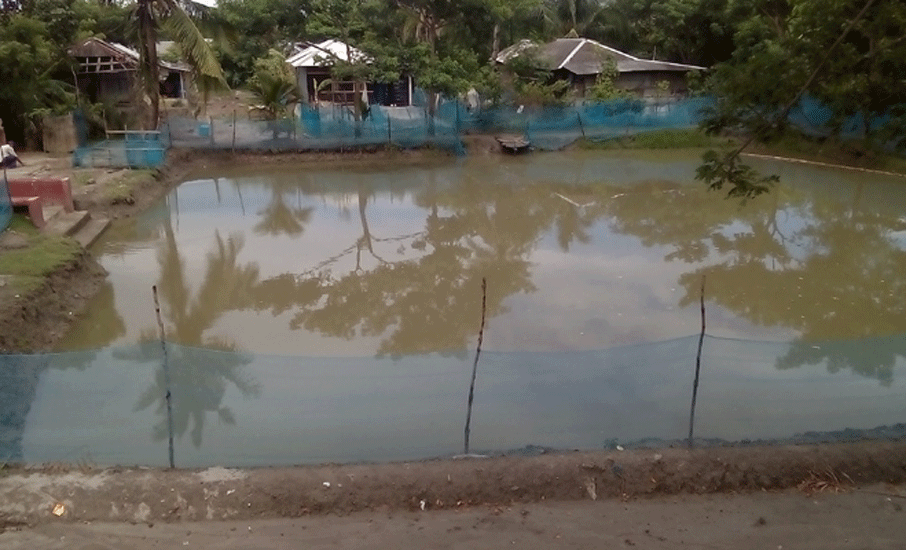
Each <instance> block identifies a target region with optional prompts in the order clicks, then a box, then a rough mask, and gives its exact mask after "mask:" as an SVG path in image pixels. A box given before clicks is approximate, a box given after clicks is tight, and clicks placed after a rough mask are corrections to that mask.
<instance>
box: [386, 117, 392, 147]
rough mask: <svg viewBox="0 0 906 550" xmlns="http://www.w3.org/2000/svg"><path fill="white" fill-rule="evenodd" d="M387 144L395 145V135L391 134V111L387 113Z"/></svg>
mask: <svg viewBox="0 0 906 550" xmlns="http://www.w3.org/2000/svg"><path fill="white" fill-rule="evenodd" d="M387 145H393V136H392V135H391V134H390V113H387Z"/></svg>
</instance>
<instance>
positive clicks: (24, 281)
mask: <svg viewBox="0 0 906 550" xmlns="http://www.w3.org/2000/svg"><path fill="white" fill-rule="evenodd" d="M7 231H8V232H13V233H15V234H17V235H19V236H21V237H22V238H23V239H24V241H25V246H22V247H21V248H8V249H0V277H2V278H3V280H4V281H5V283H6V284H5V286H7V287H8V289H9V290H11V291H13V292H15V293H17V294H21V295H26V294H28V293H30V292H32V291H34V290H35V289H37V288H40V286H41V285H42V284H43V283H44V279H45V277H47V276H48V275H50V274H51V273H53V272H54V271H55V270H57V269H59V268H60V267H61V266H63V265H65V264H67V263H69V262H71V261H72V260H73V259H75V258H76V257H78V255H79V254H80V253H81V251H82V248H81V247H80V246H79V244H78V243H77V242H76V241H75V240H73V239H71V238H69V237H61V236H56V235H47V234H44V233H41V232H40V231H38V229H37V228H36V227H35V226H34V225H32V223H31V221H30V220H28V218H26V217H25V216H22V215H19V214H15V215H13V218H12V222H11V223H10V226H9V228H8V229H7Z"/></svg>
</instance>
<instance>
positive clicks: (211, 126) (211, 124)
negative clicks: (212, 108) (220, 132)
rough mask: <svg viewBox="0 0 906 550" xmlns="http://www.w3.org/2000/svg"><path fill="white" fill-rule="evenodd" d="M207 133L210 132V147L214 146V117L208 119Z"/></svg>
mask: <svg viewBox="0 0 906 550" xmlns="http://www.w3.org/2000/svg"><path fill="white" fill-rule="evenodd" d="M208 131H210V132H211V145H214V117H210V116H209V117H208Z"/></svg>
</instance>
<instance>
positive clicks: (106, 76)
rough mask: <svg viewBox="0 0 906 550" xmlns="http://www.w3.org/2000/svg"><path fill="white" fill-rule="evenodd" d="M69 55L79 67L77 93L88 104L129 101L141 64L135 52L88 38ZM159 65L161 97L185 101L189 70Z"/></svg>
mask: <svg viewBox="0 0 906 550" xmlns="http://www.w3.org/2000/svg"><path fill="white" fill-rule="evenodd" d="M69 55H70V56H72V57H73V58H75V60H76V62H77V63H78V67H79V68H78V71H77V73H76V82H77V84H78V87H79V91H80V92H81V93H83V94H85V96H86V97H87V98H88V99H89V100H91V101H93V102H97V101H102V100H109V101H113V102H116V103H119V102H125V101H129V100H130V96H131V95H132V94H133V93H134V91H135V82H136V78H137V74H138V67H139V60H140V56H139V54H138V52H137V51H135V50H133V49H131V48H128V47H126V46H123V45H122V44H116V43H112V42H107V41H106V40H101V39H100V38H89V39H87V40H85V41H83V42H81V43H80V44H77V45H75V46H73V47H72V48H70V49H69ZM158 64H159V65H160V94H161V96H163V97H170V98H185V97H186V85H187V81H188V76H189V74H190V72H191V69H190V68H189V67H188V66H187V65H184V64H182V63H168V62H166V61H158Z"/></svg>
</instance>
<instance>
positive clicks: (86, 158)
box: [72, 131, 169, 168]
mask: <svg viewBox="0 0 906 550" xmlns="http://www.w3.org/2000/svg"><path fill="white" fill-rule="evenodd" d="M168 147H169V143H167V142H166V141H164V140H162V139H161V133H160V132H157V131H154V132H145V131H121V132H108V135H107V139H105V140H103V141H100V142H96V143H90V144H86V145H84V146H81V147H78V148H76V149H75V151H73V153H72V164H73V166H77V167H88V168H96V167H111V168H159V167H160V166H162V165H163V163H164V160H165V157H166V151H167V148H168Z"/></svg>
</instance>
